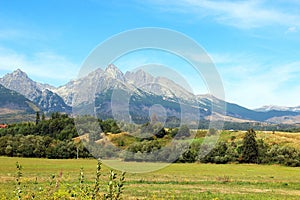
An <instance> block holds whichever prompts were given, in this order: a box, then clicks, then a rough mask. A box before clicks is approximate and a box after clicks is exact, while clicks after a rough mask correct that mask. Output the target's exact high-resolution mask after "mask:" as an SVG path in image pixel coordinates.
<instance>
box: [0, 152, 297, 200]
mask: <svg viewBox="0 0 300 200" xmlns="http://www.w3.org/2000/svg"><path fill="white" fill-rule="evenodd" d="M16 162H19V163H20V164H21V165H22V167H23V169H22V177H21V179H20V182H21V187H20V188H21V190H22V196H23V199H30V198H31V197H30V195H31V194H32V193H34V194H35V195H36V197H39V198H48V199H76V198H75V197H73V198H71V197H70V198H66V197H65V196H67V195H65V196H64V194H66V193H68V190H70V188H72V187H73V186H74V185H78V182H79V177H80V168H81V167H82V168H83V172H84V180H85V183H86V184H88V185H89V184H90V185H92V184H94V178H95V173H96V166H97V161H96V160H93V159H78V160H76V159H69V160H59V159H56V160H51V159H39V158H9V157H0V163H1V165H0V184H1V187H0V198H1V199H17V197H16V194H15V193H14V191H15V190H16V189H15V188H16V180H15V179H16V178H15V177H16V173H17V170H16ZM104 163H108V162H104ZM117 163H118V161H114V165H116V164H117ZM120 164H123V165H126V166H125V167H124V168H126V169H128V170H129V171H135V170H136V171H137V169H143V168H144V169H145V170H147V169H146V168H147V167H149V166H150V168H149V170H150V169H151V163H142V162H141V163H136V162H126V163H125V164H124V163H120ZM152 164H153V163H152ZM153 165H155V164H153ZM110 166H112V165H110ZM109 170H110V168H109V167H108V166H105V164H103V165H102V169H101V181H100V184H101V190H100V191H99V192H100V193H101V192H103V193H104V192H105V191H106V188H107V185H106V183H107V181H108V174H109ZM149 170H148V171H149ZM116 172H117V174H118V175H120V174H121V173H120V171H116ZM53 176H55V177H56V178H54V179H53ZM51 177H52V178H51ZM125 181H126V182H125V185H124V192H123V194H122V198H123V199H300V168H293V167H285V166H279V165H254V164H225V165H221V164H220V165H217V164H199V163H185V164H181V163H175V164H171V165H168V166H166V167H164V168H161V169H159V170H157V171H152V172H148V173H126V175H125ZM51 182H54V183H51ZM50 184H53V185H55V184H56V186H54V188H57V189H56V190H57V191H56V192H55V195H54V196H53V197H50V196H47V194H48V191H46V190H47V189H46V188H49V185H50ZM52 188H53V187H52ZM43 195H44V196H43Z"/></svg>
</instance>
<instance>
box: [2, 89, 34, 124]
mask: <svg viewBox="0 0 300 200" xmlns="http://www.w3.org/2000/svg"><path fill="white" fill-rule="evenodd" d="M37 109H38V108H37V107H36V106H35V104H34V103H33V102H31V101H30V100H29V99H27V98H26V97H24V96H23V95H21V94H19V93H17V92H15V91H13V90H9V89H7V88H5V87H4V86H3V85H1V84H0V123H7V122H9V123H11V122H17V121H23V120H26V121H28V120H30V119H32V117H33V115H34V113H35V112H36V111H37Z"/></svg>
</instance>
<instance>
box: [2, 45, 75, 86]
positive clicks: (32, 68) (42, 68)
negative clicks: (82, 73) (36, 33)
mask: <svg viewBox="0 0 300 200" xmlns="http://www.w3.org/2000/svg"><path fill="white" fill-rule="evenodd" d="M18 68H19V69H21V70H23V71H25V72H26V73H27V74H28V75H29V76H30V77H35V78H37V79H39V81H42V82H47V83H50V84H53V85H55V86H58V85H59V84H62V83H66V82H68V81H69V80H70V79H72V78H75V77H76V75H77V71H78V70H79V66H77V65H76V64H74V63H72V62H71V61H69V60H68V59H67V58H65V57H64V56H61V55H57V54H55V53H52V52H37V53H35V54H33V55H30V56H28V55H25V54H20V53H17V52H15V51H12V50H9V49H5V48H0V72H1V73H2V75H3V72H7V71H13V70H16V69H18Z"/></svg>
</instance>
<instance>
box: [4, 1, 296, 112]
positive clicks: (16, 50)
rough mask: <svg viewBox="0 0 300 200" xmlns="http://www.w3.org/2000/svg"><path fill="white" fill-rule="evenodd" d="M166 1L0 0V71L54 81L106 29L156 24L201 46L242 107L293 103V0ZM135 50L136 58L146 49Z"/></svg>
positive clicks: (71, 69) (64, 76)
mask: <svg viewBox="0 0 300 200" xmlns="http://www.w3.org/2000/svg"><path fill="white" fill-rule="evenodd" d="M174 2H175V3H173V2H171V1H165V0H149V1H148V0H145V1H138V0H136V1H135V0H129V1H122V0H119V1H116V0H115V1H114V0H113V1H102V0H87V1H79V0H62V1H58V0H56V1H54V0H53V1H39V0H29V1H22V0H18V1H15V0H11V1H0V75H1V76H3V75H4V74H5V73H7V72H11V71H13V70H15V69H17V68H20V69H22V70H24V71H25V72H27V73H28V75H29V76H30V77H31V78H33V79H35V80H38V81H41V82H47V83H50V84H53V85H56V86H59V85H62V84H65V83H66V82H68V81H69V80H70V79H73V78H75V77H76V75H77V73H78V71H79V69H80V66H81V64H82V62H83V61H84V59H85V58H86V57H87V56H88V54H89V52H91V51H92V50H93V49H94V48H95V47H96V46H97V45H98V44H99V43H101V42H103V41H104V40H106V39H107V38H109V37H111V36H112V35H115V34H118V33H120V32H122V31H126V30H129V29H135V28H142V27H161V28H168V29H172V30H175V31H178V32H181V33H183V34H185V35H187V36H189V37H191V38H193V39H194V40H195V41H197V42H198V43H199V44H200V45H201V46H202V47H203V48H204V49H205V50H206V52H207V53H208V54H209V55H210V57H211V58H212V60H213V61H214V63H215V65H216V68H217V70H218V71H219V73H220V75H221V78H222V80H223V84H224V88H225V95H226V100H227V101H230V102H234V103H238V104H240V105H243V106H246V107H249V108H256V107H260V106H263V105H269V104H273V105H284V106H297V105H300V101H299V97H300V2H299V1H297V0H286V1H284V0H278V1H256V0H254V1H207V0H204V1H196V0H178V1H174ZM137 56H138V58H136V59H137V60H138V59H140V60H142V59H143V58H145V57H146V56H147V54H144V55H142V54H138V55H137ZM155 59H156V62H160V60H159V59H160V58H159V57H156V58H155ZM175 60H176V59H175ZM169 61H170V62H168V63H172V62H171V59H170V60H169ZM173 62H174V60H173ZM127 63H128V62H127ZM120 64H122V63H121V62H120ZM124 65H125V64H124ZM118 67H120V68H121V69H123V70H124V69H125V68H126V66H118ZM177 68H179V67H177ZM185 78H186V79H187V80H188V81H190V80H189V79H191V80H192V79H193V78H192V77H190V78H189V77H185ZM191 84H192V83H191ZM194 90H195V91H197V92H201V91H202V89H198V88H194ZM203 92H205V91H203Z"/></svg>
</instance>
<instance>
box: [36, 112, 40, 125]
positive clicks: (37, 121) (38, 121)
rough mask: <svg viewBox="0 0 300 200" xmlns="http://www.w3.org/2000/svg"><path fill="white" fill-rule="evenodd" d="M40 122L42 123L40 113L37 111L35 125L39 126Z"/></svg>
mask: <svg viewBox="0 0 300 200" xmlns="http://www.w3.org/2000/svg"><path fill="white" fill-rule="evenodd" d="M40 121H41V117H40V112H39V111H37V112H36V116H35V124H36V125H38V124H39V123H40Z"/></svg>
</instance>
